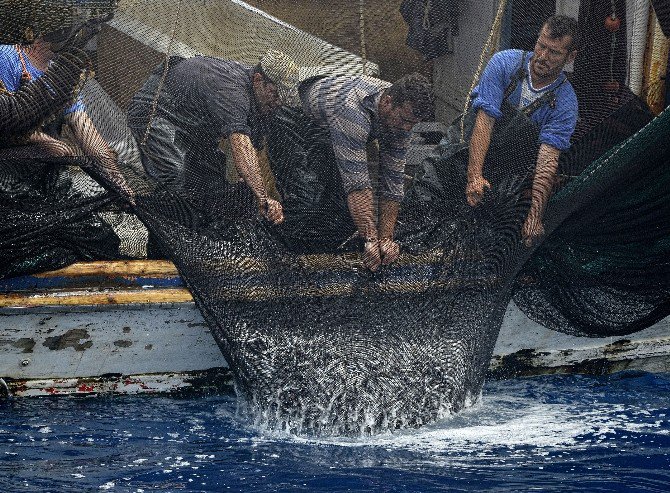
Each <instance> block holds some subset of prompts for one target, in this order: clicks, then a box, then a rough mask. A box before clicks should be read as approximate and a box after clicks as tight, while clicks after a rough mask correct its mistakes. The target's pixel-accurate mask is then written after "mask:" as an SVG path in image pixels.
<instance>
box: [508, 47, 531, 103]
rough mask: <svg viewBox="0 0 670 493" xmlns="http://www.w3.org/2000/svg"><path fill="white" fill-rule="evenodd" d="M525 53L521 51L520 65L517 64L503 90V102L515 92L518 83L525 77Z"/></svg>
mask: <svg viewBox="0 0 670 493" xmlns="http://www.w3.org/2000/svg"><path fill="white" fill-rule="evenodd" d="M525 61H526V52H525V51H523V52H521V63H520V64H519V68H518V69H517V70H516V72H514V74H513V75H512V78H511V79H510V81H509V84H508V85H507V87H506V88H505V92H504V93H503V101H504V100H506V99H507V98H509V97H510V96H511V95H512V94H513V93H514V91H516V88H517V87H519V83H520V82H521V81H522V80H523V79H524V77H526V75H527V73H526V66H525V65H526V64H525Z"/></svg>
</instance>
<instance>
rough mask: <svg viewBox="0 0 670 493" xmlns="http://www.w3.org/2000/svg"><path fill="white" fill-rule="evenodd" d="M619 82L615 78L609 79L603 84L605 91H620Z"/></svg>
mask: <svg viewBox="0 0 670 493" xmlns="http://www.w3.org/2000/svg"><path fill="white" fill-rule="evenodd" d="M619 87H620V85H619V83H618V82H617V81H615V80H608V81H607V82H605V83H604V84H603V89H604V90H605V92H619Z"/></svg>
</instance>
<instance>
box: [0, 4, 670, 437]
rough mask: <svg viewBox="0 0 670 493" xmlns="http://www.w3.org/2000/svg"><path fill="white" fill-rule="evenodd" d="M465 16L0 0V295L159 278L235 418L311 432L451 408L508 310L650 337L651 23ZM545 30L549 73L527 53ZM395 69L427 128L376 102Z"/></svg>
mask: <svg viewBox="0 0 670 493" xmlns="http://www.w3.org/2000/svg"><path fill="white" fill-rule="evenodd" d="M477 4H478V5H474V2H460V1H457V0H449V1H443V2H431V1H424V0H405V1H403V2H402V4H399V5H395V4H394V5H393V8H392V12H391V11H390V10H389V5H388V2H383V1H381V0H365V1H363V0H361V1H360V2H358V3H352V2H339V1H319V2H313V1H309V2H276V1H274V0H273V1H270V0H267V1H264V0H257V1H255V2H253V4H252V5H250V4H246V3H243V2H241V1H237V0H230V1H226V0H222V1H202V0H198V1H195V0H127V1H123V0H122V1H119V2H113V1H85V0H80V1H74V0H72V1H65V0H62V1H56V0H53V1H48V0H33V1H21V2H19V1H13V0H0V7H1V9H0V10H1V12H2V14H0V16H1V18H2V29H1V31H2V36H3V37H2V41H3V43H5V44H4V45H3V46H2V47H1V48H2V53H0V54H1V55H2V56H0V75H2V80H3V87H2V88H3V91H1V94H0V104H1V105H2V106H1V107H2V110H1V112H0V115H1V121H0V123H1V124H0V133H1V135H2V144H1V145H0V208H1V210H2V215H1V217H2V220H1V221H0V229H1V230H2V235H1V237H2V239H1V240H0V249H1V251H2V257H1V260H0V275H2V276H3V277H11V276H15V275H20V274H25V273H29V272H38V271H41V270H46V269H53V268H57V267H61V266H64V265H67V264H69V263H72V262H74V261H77V260H87V259H96V260H99V259H112V258H146V257H148V258H166V259H169V260H172V261H173V262H174V263H175V264H176V266H177V267H178V269H179V272H180V274H181V275H182V277H183V278H184V280H185V282H186V283H187V285H188V287H189V289H190V290H191V292H192V293H193V296H194V299H195V300H196V304H197V306H198V308H199V309H200V310H201V312H202V313H203V316H204V317H205V319H206V320H207V322H208V324H209V326H210V328H211V329H212V333H213V334H214V337H215V339H216V341H217V343H218V344H219V346H220V348H221V350H222V354H223V356H224V357H225V359H226V360H227V361H228V363H229V364H230V366H231V369H232V370H233V373H234V375H235V380H236V386H237V389H238V392H239V394H240V395H241V397H242V398H243V399H241V402H242V403H243V404H242V407H243V409H244V410H245V412H248V413H249V415H250V416H251V418H252V419H254V420H255V421H256V422H257V423H259V424H262V425H264V426H267V427H269V428H271V429H284V430H290V431H292V432H307V433H316V434H354V435H356V434H361V433H378V432H382V431H386V430H394V429H399V428H405V427H415V426H420V425H423V424H426V423H430V422H433V421H435V420H437V419H440V418H441V417H444V416H446V415H448V414H449V413H452V412H456V411H458V410H460V409H462V408H463V407H465V406H467V405H470V404H471V403H473V402H476V401H477V399H478V398H479V394H480V392H481V388H482V385H483V383H484V376H485V372H486V369H487V366H488V362H489V360H490V357H491V354H492V351H493V347H494V344H495V341H496V338H497V336H498V332H499V329H500V326H501V323H502V318H503V314H504V312H505V309H506V307H507V305H508V304H509V302H510V301H511V300H512V299H513V300H514V301H515V302H516V303H517V305H518V306H519V307H520V308H521V309H522V310H523V311H524V312H525V313H526V314H527V315H528V316H529V317H531V318H533V319H534V320H536V321H538V322H540V323H542V324H543V325H545V326H547V327H549V328H551V329H554V330H557V331H562V332H567V333H570V334H575V335H586V336H609V335H621V334H627V333H631V332H634V331H637V330H641V329H643V328H645V327H648V326H649V325H651V324H653V323H655V322H656V321H658V320H660V319H661V318H663V317H665V316H666V315H668V313H669V312H670V310H669V309H670V304H669V300H670V296H669V295H670V261H669V260H668V259H670V222H669V221H668V219H667V218H668V217H670V215H669V214H668V212H670V211H668V208H670V196H669V194H670V186H669V185H670V183H668V182H669V181H670V165H669V164H670V163H668V160H669V156H670V152H668V151H669V150H668V139H667V135H668V131H669V130H670V124H669V122H668V119H669V118H670V116H669V115H668V112H667V110H664V111H663V108H664V107H665V101H664V97H665V93H664V90H665V89H664V86H663V84H664V83H663V80H664V78H665V71H667V59H668V43H667V39H666V38H665V37H664V36H663V35H662V26H661V25H660V24H659V19H660V20H661V21H664V19H663V18H662V17H661V16H660V15H659V17H658V19H657V17H656V16H655V14H654V10H653V9H652V10H650V8H649V6H648V5H642V4H644V2H625V1H623V0H607V1H601V0H596V1H589V2H577V1H576V2H558V8H559V9H560V11H559V12H557V2H547V1H541V2H538V1H533V2H530V1H525V0H514V1H507V2H505V1H503V2H497V1H496V2H494V1H492V2H482V4H486V5H484V6H482V5H479V2H477ZM640 5H642V6H640ZM654 6H655V7H656V9H657V10H658V11H659V12H666V11H667V5H666V4H665V3H664V2H662V1H660V0H659V1H658V2H654ZM664 9H665V10H664ZM268 12H269V14H274V15H276V16H277V17H272V15H269V14H268ZM556 13H558V14H569V15H571V16H572V17H574V18H576V19H578V28H577V33H578V34H575V35H574V36H567V38H569V39H568V41H569V40H573V41H575V40H577V39H579V40H580V43H579V45H578V51H577V57H576V59H575V60H574V64H573V63H572V58H571V54H572V53H574V52H573V49H574V47H572V46H570V45H569V44H565V43H563V42H565V41H566V37H565V36H553V35H552V34H555V33H553V31H551V32H550V33H549V34H550V35H549V36H548V38H546V36H545V38H546V39H545V38H543V37H542V34H541V33H543V32H544V29H545V27H546V26H545V21H547V18H548V17H549V16H551V15H553V14H556ZM280 19H282V20H280ZM398 26H402V27H403V29H399V28H398ZM648 27H649V29H648ZM538 33H540V34H538ZM538 39H539V40H540V41H538ZM405 41H407V45H408V46H410V47H412V48H413V50H411V51H410V48H408V47H407V46H405ZM20 43H23V44H22V45H21V44H20ZM556 43H558V44H556ZM340 46H341V47H340ZM509 48H516V49H517V51H507V49H509ZM272 50H279V51H280V52H281V53H279V54H277V52H275V51H272ZM523 50H525V51H523ZM269 52H270V53H272V56H269V55H268V53H269ZM494 53H496V54H495V55H494ZM277 60H280V61H281V60H283V62H281V63H279V62H277ZM287 60H288V61H287ZM538 60H541V61H542V63H539V62H538ZM556 67H558V71H556V72H555V73H554V75H553V76H552V75H551V70H553V69H556ZM561 69H565V70H567V71H568V74H569V75H568V76H565V75H563V72H562V71H561ZM412 71H418V72H422V73H423V74H424V75H427V76H428V78H429V79H432V88H433V93H434V106H435V107H434V110H435V119H436V121H433V120H434V118H433V117H432V115H430V114H429V113H427V112H421V111H419V108H418V106H420V105H421V103H420V102H418V101H419V100H417V99H415V100H409V103H408V104H409V105H410V107H409V112H408V111H407V110H408V108H407V106H403V103H402V99H401V98H402V94H403V93H398V92H390V91H392V89H389V87H391V86H390V84H388V83H386V82H385V80H390V81H391V82H393V81H394V80H395V79H398V78H400V77H402V76H403V75H405V74H406V73H407V72H412ZM26 72H27V74H28V75H26ZM501 74H502V75H501ZM543 74H544V79H547V78H548V80H545V83H544V84H542V83H541V82H542V81H543V80H544V79H543ZM547 74H549V75H547ZM257 76H258V77H257ZM289 76H291V77H292V78H290V77H289ZM289 79H290V81H291V84H289V83H288V82H287V83H286V84H284V83H285V82H286V81H289ZM410 79H411V80H413V81H414V82H411V83H409V86H408V87H410V89H408V90H409V91H410V92H412V91H415V93H416V92H420V91H421V90H424V89H425V88H426V87H427V86H426V85H425V83H424V82H425V81H424V79H422V78H421V77H420V76H412V77H410ZM473 79H474V83H473ZM416 81H419V82H416ZM538 81H539V82H540V83H539V85H538V86H537V87H535V86H534V85H533V84H535V83H537V82H538ZM298 82H299V84H298V89H299V90H298V91H294V90H291V89H295V86H296V84H297V83H298ZM412 84H415V86H412ZM285 86H286V87H285ZM393 87H398V85H395V86H393ZM411 87H414V89H411ZM416 87H423V88H424V89H420V88H419V89H417V88H416ZM543 87H544V90H542V88H543ZM283 89H287V90H286V92H284V91H283ZM573 90H574V92H573ZM496 91H497V92H496ZM389 94H391V95H392V96H389ZM490 94H493V95H494V96H490ZM495 94H497V96H495ZM573 95H576V96H573ZM387 96H389V98H390V99H385V98H387ZM426 97H428V96H426ZM487 97H489V99H488V100H487V99H486V98H487ZM277 98H281V99H279V100H278V99H277ZM296 98H297V99H296ZM491 98H493V99H491ZM496 98H497V99H496ZM524 98H525V99H524ZM571 98H573V99H574V100H573V99H571ZM428 99H430V98H428ZM424 100H427V99H426V98H424ZM278 101H281V102H282V103H284V104H283V105H282V107H279V104H278ZM491 101H493V102H494V103H496V102H497V104H492V103H491ZM487 105H488V106H487ZM577 105H578V113H577ZM431 106H432V100H431ZM463 108H465V111H463ZM566 108H567V110H566ZM431 109H432V108H431ZM570 111H573V113H572V117H573V119H572V120H570V114H571V113H570ZM559 114H560V115H562V116H560V117H559V116H556V115H559ZM566 115H567V116H566ZM577 116H578V118H577ZM561 118H563V119H562V120H561ZM420 120H424V121H423V122H419V123H418V124H417V125H414V124H415V123H417V122H418V121H420ZM412 127H413V132H412V133H411V134H410V133H409V132H408V131H409V130H410V128H412ZM486 129H488V130H486ZM484 130H486V132H485V131H484ZM482 132H484V133H482ZM561 139H562V140H561ZM477 156H479V158H478V157H477ZM477 159H480V160H479V163H480V165H481V172H480V173H479V175H478V174H477V172H476V171H477V169H476V168H477V166H476V162H477ZM361 163H362V164H361ZM473 163H474V164H473ZM361 166H363V167H361ZM398 190H400V192H399V193H400V195H398ZM403 195H404V196H403ZM400 200H402V202H400ZM279 204H281V206H280V205H279ZM396 215H397V220H396ZM398 248H399V251H400V254H399V256H398V255H397V249H398ZM380 264H382V265H380ZM386 264H388V265H386Z"/></svg>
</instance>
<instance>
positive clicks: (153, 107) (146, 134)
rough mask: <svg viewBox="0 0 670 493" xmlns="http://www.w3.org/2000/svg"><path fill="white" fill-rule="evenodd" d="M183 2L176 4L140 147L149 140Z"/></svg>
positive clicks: (168, 66) (181, 0)
mask: <svg viewBox="0 0 670 493" xmlns="http://www.w3.org/2000/svg"><path fill="white" fill-rule="evenodd" d="M182 2H183V0H179V3H178V4H177V12H176V14H175V19H174V24H173V25H172V33H171V34H170V42H169V43H168V47H167V50H166V51H165V59H164V60H163V65H164V67H163V75H161V80H160V81H159V82H158V87H157V88H156V95H155V96H154V100H153V102H152V103H151V113H150V114H149V121H148V122H147V129H146V130H145V132H144V136H143V137H142V142H141V145H146V143H147V139H148V138H149V132H150V131H151V125H152V124H153V121H154V116H156V108H157V107H158V98H159V97H160V93H161V91H162V90H163V84H164V83H165V78H166V77H167V73H168V69H169V68H170V52H171V51H172V44H173V43H174V38H175V35H176V32H177V24H178V23H179V14H180V13H181V6H182Z"/></svg>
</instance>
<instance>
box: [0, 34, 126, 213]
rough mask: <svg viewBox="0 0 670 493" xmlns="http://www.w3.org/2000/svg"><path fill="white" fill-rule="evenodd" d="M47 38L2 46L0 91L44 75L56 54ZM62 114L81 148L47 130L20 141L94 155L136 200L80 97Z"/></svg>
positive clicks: (57, 153)
mask: <svg viewBox="0 0 670 493" xmlns="http://www.w3.org/2000/svg"><path fill="white" fill-rule="evenodd" d="M45 38H46V37H45ZM45 38H38V39H36V40H35V41H34V42H33V43H32V44H29V45H20V44H17V45H0V89H1V90H3V91H5V92H8V93H10V94H13V93H16V92H17V91H19V90H20V89H21V88H22V87H24V85H27V84H32V83H33V82H34V81H36V80H38V79H40V78H41V77H42V76H43V75H44V74H45V72H46V71H47V69H48V68H49V66H50V64H51V60H52V58H53V57H54V55H55V53H54V52H53V51H52V43H51V41H48V40H47V39H48V38H46V39H45ZM62 117H63V122H62V123H63V125H65V126H68V127H69V128H70V129H71V131H72V135H73V137H74V144H75V145H76V146H77V147H78V148H79V149H80V150H79V149H77V148H73V147H72V146H71V145H69V144H68V143H67V142H65V141H63V140H61V139H60V138H59V136H57V135H56V136H54V135H50V134H49V133H47V132H46V131H44V129H39V130H36V131H33V132H31V133H30V134H29V135H26V136H22V138H21V140H20V142H18V143H19V144H23V145H25V144H32V145H37V146H39V147H41V148H42V149H43V150H44V151H46V152H47V153H48V154H49V155H51V156H53V157H74V156H78V155H80V154H81V152H82V151H83V153H84V155H85V156H87V157H92V158H93V162H94V165H96V171H97V172H98V173H100V175H101V176H102V177H103V178H104V179H105V181H106V182H107V183H108V184H111V185H113V186H114V188H115V190H116V191H117V192H119V193H121V194H122V195H123V196H125V197H126V198H127V199H128V200H130V201H131V202H133V200H134V198H133V197H134V194H133V191H132V189H131V188H130V187H129V186H128V184H127V183H126V181H125V178H124V177H123V175H122V174H121V171H120V170H119V168H118V166H117V162H116V161H117V156H116V153H115V152H114V150H113V149H112V148H111V147H109V145H108V144H107V142H105V140H104V139H103V138H102V137H101V136H100V134H99V133H98V131H97V129H96V128H95V125H94V124H93V122H92V121H91V119H90V118H89V117H88V115H87V114H86V111H85V107H84V103H83V102H82V101H81V99H79V98H77V99H76V100H75V101H74V103H72V104H71V105H70V106H69V107H67V108H66V109H65V111H64V112H63V114H62Z"/></svg>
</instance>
